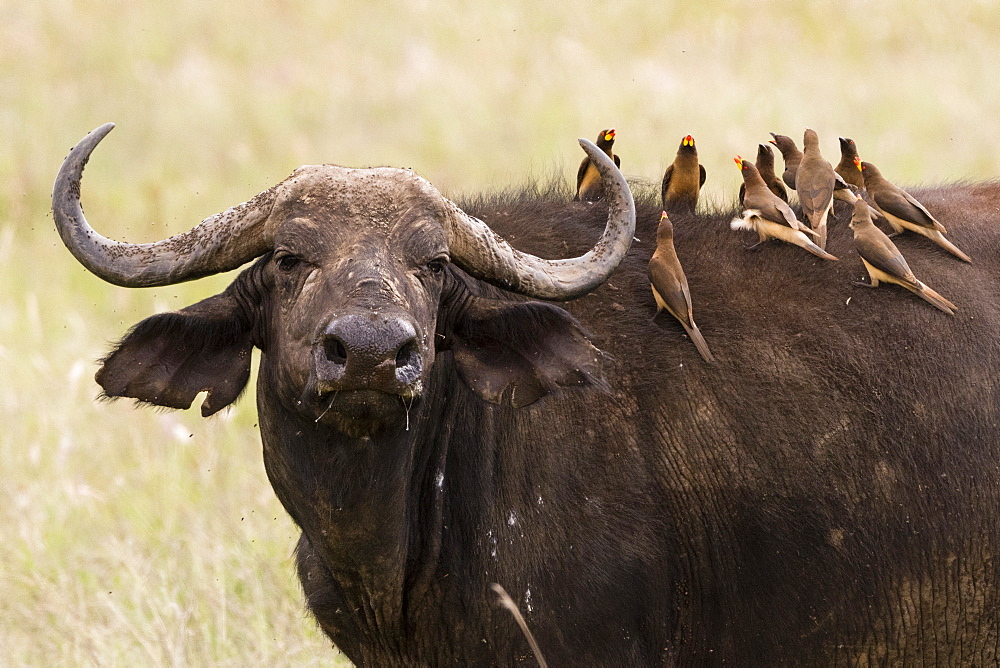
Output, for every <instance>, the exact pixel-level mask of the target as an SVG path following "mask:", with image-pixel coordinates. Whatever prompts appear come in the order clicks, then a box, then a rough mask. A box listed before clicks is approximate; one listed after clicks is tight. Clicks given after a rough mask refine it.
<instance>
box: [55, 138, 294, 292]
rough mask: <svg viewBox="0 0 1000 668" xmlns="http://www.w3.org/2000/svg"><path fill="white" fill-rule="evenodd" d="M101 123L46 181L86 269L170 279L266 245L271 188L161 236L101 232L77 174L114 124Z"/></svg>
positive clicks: (131, 278) (59, 223)
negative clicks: (132, 240)
mask: <svg viewBox="0 0 1000 668" xmlns="http://www.w3.org/2000/svg"><path fill="white" fill-rule="evenodd" d="M114 127H115V125H114V123H105V124H104V125H102V126H101V127H99V128H97V129H96V130H94V131H93V132H91V133H90V134H88V135H87V136H86V137H84V138H83V139H82V140H80V143H79V144H77V145H76V146H74V147H73V149H72V150H71V151H70V152H69V155H68V156H66V159H65V160H64V161H63V164H62V167H61V168H60V169H59V174H57V175H56V182H55V185H53V187H52V214H53V217H54V218H55V222H56V227H57V228H58V230H59V236H61V237H62V240H63V243H65V244H66V247H67V248H69V250H70V252H72V253H73V255H74V256H76V259H77V260H79V261H80V263H81V264H83V266H85V267H86V268H87V269H89V270H90V271H92V272H94V273H95V274H97V275H98V276H100V277H101V278H103V279H104V280H106V281H108V282H109V283H114V284H116V285H121V286H124V287H128V288H139V287H149V286H154V285H170V284H173V283H180V282H182V281H190V280H193V279H195V278H201V277H202V276H208V275H211V274H217V273H220V272H224V271H229V270H230V269H235V268H237V267H239V266H240V265H242V264H243V263H245V262H248V261H249V260H252V259H253V258H255V257H257V256H259V255H262V254H263V253H266V252H267V251H268V250H270V248H271V245H272V243H271V240H270V238H269V237H270V231H269V230H267V229H266V225H265V224H264V223H265V222H266V221H267V218H268V215H269V214H270V212H271V207H272V206H273V204H274V199H275V188H270V189H268V190H265V191H264V192H262V193H260V194H259V195H257V196H256V197H254V198H253V199H251V200H249V201H247V202H244V203H243V204H240V205H237V206H234V207H232V208H231V209H227V210H226V211H223V212H222V213H217V214H215V215H214V216H210V217H209V218H206V219H205V220H203V221H202V222H201V224H199V225H198V226H196V227H195V228H193V229H191V230H189V231H187V232H182V233H181V234H177V235H175V236H172V237H170V238H168V239H164V240H163V241H157V242H155V243H149V244H129V243H123V242H120V241H113V240H111V239H108V238H106V237H103V236H101V235H100V234H98V233H97V232H95V231H94V229H93V228H92V227H91V226H90V224H89V223H87V219H86V218H85V217H84V215H83V207H81V206H80V179H81V178H82V176H83V168H84V167H85V166H86V164H87V160H88V159H89V158H90V154H91V152H92V151H93V150H94V147H95V146H97V144H98V143H100V141H101V140H102V139H104V137H105V136H107V134H108V133H109V132H111V130H112V128H114Z"/></svg>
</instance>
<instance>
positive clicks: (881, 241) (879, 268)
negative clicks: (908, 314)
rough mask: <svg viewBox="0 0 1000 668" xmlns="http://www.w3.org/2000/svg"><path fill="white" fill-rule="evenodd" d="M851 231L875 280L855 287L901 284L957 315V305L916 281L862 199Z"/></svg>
mask: <svg viewBox="0 0 1000 668" xmlns="http://www.w3.org/2000/svg"><path fill="white" fill-rule="evenodd" d="M851 229H852V230H854V247H855V248H857V249H858V254H859V255H860V256H861V261H862V262H863V263H864V265H865V269H867V270H868V276H870V277H871V281H872V282H871V284H870V285H869V284H868V283H864V282H861V281H857V282H855V285H860V286H863V287H866V288H877V287H878V285H879V283H880V282H885V283H895V284H896V285H902V286H903V287H904V288H906V289H907V290H909V291H910V292H912V293H913V294H915V295H917V296H918V297H920V298H921V299H923V300H924V301H926V302H927V303H929V304H931V305H932V306H934V307H935V308H938V309H940V310H942V311H944V312H945V313H947V314H948V315H955V309H957V308H958V307H957V306H955V305H954V304H952V303H951V302H950V301H948V300H947V299H945V298H944V297H942V296H941V295H939V294H938V293H937V292H935V291H934V290H932V289H930V288H929V287H927V286H926V285H924V284H923V283H921V282H920V281H918V280H917V277H916V276H914V275H913V272H912V271H911V270H910V267H909V265H907V264H906V260H905V259H904V258H903V255H902V253H900V252H899V249H898V248H896V244H894V243H892V240H891V239H890V238H889V237H887V236H886V235H885V232H883V231H882V230H880V229H878V228H877V227H875V223H873V222H872V217H871V213H869V211H868V204H867V202H865V201H864V200H863V199H862V198H860V197H859V198H858V199H857V200H855V202H854V214H853V215H852V216H851Z"/></svg>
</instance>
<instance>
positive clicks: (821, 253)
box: [796, 236, 840, 261]
mask: <svg viewBox="0 0 1000 668" xmlns="http://www.w3.org/2000/svg"><path fill="white" fill-rule="evenodd" d="M802 242H803V243H801V244H796V245H799V246H802V247H803V248H805V249H806V250H807V251H809V252H810V253H812V254H813V255H815V256H816V257H820V258H823V259H824V260H830V261H836V260H839V259H840V258H839V257H837V256H836V255H830V254H829V253H827V252H826V251H825V250H823V249H822V248H820V247H819V246H817V245H816V244H814V243H813V242H811V241H809V240H808V239H806V238H805V236H803V237H802Z"/></svg>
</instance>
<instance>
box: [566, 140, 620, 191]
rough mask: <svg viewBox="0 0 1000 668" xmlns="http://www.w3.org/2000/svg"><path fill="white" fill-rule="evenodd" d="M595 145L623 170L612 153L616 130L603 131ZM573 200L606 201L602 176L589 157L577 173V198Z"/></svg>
mask: <svg viewBox="0 0 1000 668" xmlns="http://www.w3.org/2000/svg"><path fill="white" fill-rule="evenodd" d="M594 143H595V144H597V148H599V149H601V150H602V151H604V152H605V153H607V154H608V157H609V158H611V159H612V160H614V161H615V167H618V168H621V160H620V159H619V158H618V156H617V155H615V154H614V153H612V152H611V147H612V146H614V143H615V129H614V128H609V129H607V130H601V134H599V135H597V141H596V142H594ZM573 199H574V200H581V201H584V202H596V201H597V200H599V199H604V186H603V185H601V175H600V173H598V171H597V166H596V165H594V164H593V163H592V162H591V161H590V158H589V157H588V158H584V159H583V161H582V162H581V163H580V169H578V170H577V172H576V197H574V198H573Z"/></svg>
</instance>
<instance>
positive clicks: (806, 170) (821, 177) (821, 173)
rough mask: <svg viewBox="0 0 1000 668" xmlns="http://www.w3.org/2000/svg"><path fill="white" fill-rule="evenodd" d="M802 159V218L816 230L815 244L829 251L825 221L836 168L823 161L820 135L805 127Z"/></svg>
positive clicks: (798, 187)
mask: <svg viewBox="0 0 1000 668" xmlns="http://www.w3.org/2000/svg"><path fill="white" fill-rule="evenodd" d="M802 145H803V147H804V148H803V151H802V160H800V161H799V168H798V170H797V171H796V172H795V192H797V193H798V195H799V205H800V206H801V207H802V216H803V217H804V218H806V219H807V220H808V221H809V226H810V227H812V228H813V230H815V231H816V235H817V236H816V245H817V246H819V247H820V248H823V249H825V248H826V219H827V218H828V217H829V215H830V212H831V211H832V210H833V191H834V189H835V188H836V185H837V174H836V172H834V171H833V166H832V165H831V164H830V163H829V162H827V161H826V160H824V159H823V154H822V153H820V150H819V135H817V134H816V131H815V130H810V129H808V128H806V131H805V134H804V136H803V138H802Z"/></svg>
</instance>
